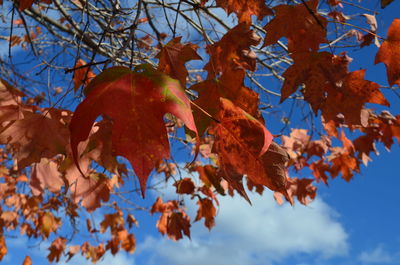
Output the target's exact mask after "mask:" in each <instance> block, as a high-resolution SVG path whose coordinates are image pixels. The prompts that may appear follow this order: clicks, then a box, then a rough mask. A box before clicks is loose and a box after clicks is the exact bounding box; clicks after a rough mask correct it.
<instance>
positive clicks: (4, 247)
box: [0, 235, 8, 261]
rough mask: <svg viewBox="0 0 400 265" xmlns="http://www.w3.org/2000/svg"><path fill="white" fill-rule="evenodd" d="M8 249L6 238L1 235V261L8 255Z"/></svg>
mask: <svg viewBox="0 0 400 265" xmlns="http://www.w3.org/2000/svg"><path fill="white" fill-rule="evenodd" d="M7 253H8V249H7V245H6V239H5V238H4V235H0V261H1V260H2V259H3V258H4V256H5V255H7Z"/></svg>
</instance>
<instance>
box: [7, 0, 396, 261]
mask: <svg viewBox="0 0 400 265" xmlns="http://www.w3.org/2000/svg"><path fill="white" fill-rule="evenodd" d="M392 2H393V0H381V1H378V3H380V7H381V8H382V9H383V8H388V6H389V5H390V4H391V3H392ZM0 5H2V6H3V13H2V16H3V20H4V21H6V23H7V30H6V31H0V41H1V43H6V45H3V46H1V47H7V52H5V53H4V56H2V57H0V62H1V65H0V145H1V146H0V147H1V148H0V200H1V204H0V229H1V231H0V260H1V259H2V258H3V257H4V256H5V255H6V254H7V252H8V249H7V238H6V237H7V233H11V232H12V231H16V232H18V233H21V234H22V235H25V236H27V237H29V238H34V239H36V240H38V241H42V240H48V241H49V242H50V247H49V248H48V256H47V258H48V260H49V261H50V262H58V261H60V260H61V259H63V258H66V259H67V260H70V259H71V258H73V256H74V255H76V254H78V253H80V254H82V255H83V256H85V257H86V258H87V259H89V260H91V261H93V262H97V261H99V260H100V259H101V258H102V257H103V256H104V255H105V253H107V252H110V253H111V254H113V255H115V254H116V253H118V252H119V251H120V250H125V251H127V252H129V253H133V252H134V251H135V248H136V241H135V236H134V231H135V229H136V227H137V226H138V224H139V223H140V220H137V219H136V218H135V213H136V212H138V211H147V212H148V213H149V214H151V215H155V216H157V218H158V221H157V224H156V226H157V229H158V230H159V232H160V233H161V234H162V235H166V236H167V237H168V238H170V239H172V240H179V239H181V238H183V237H184V236H187V237H189V238H190V227H191V224H192V222H193V221H192V220H194V222H197V221H200V220H202V221H203V220H204V225H205V226H206V227H207V228H208V229H210V230H211V229H212V228H213V227H214V225H216V223H217V222H216V220H215V218H216V215H217V208H218V207H223V205H219V201H218V197H220V196H227V195H229V196H234V195H235V194H238V195H239V196H242V197H243V198H244V199H246V200H248V201H249V203H250V204H251V201H250V199H249V197H248V195H247V193H248V192H252V191H253V192H257V193H259V194H262V193H263V191H264V189H269V190H272V191H273V192H274V198H275V200H276V201H277V203H279V204H282V203H284V202H285V201H287V202H288V203H290V204H294V203H295V202H296V201H298V202H299V203H302V204H308V203H309V202H310V201H312V200H313V199H314V198H315V196H316V192H317V187H316V186H317V183H318V182H322V183H323V184H328V182H329V181H330V179H333V178H336V177H338V176H341V177H342V178H343V179H345V180H346V181H350V180H351V179H352V178H353V177H354V175H355V174H356V173H359V172H360V171H361V168H362V166H361V165H362V164H364V165H366V164H367V163H368V162H369V161H370V160H371V154H372V153H377V148H376V144H377V143H383V145H384V146H385V147H386V148H387V149H390V148H391V146H392V145H393V144H394V142H395V141H397V142H398V143H399V142H400V115H397V116H396V115H393V114H391V113H390V111H393V108H391V107H390V104H391V103H392V104H393V103H394V102H391V99H390V98H389V97H387V94H388V92H390V93H395V94H396V95H398V92H397V86H399V85H400V63H399V62H400V39H399V38H400V37H399V36H400V19H395V20H394V21H393V22H392V23H391V25H390V26H389V28H388V31H387V33H385V32H380V31H378V23H377V19H376V17H377V16H380V15H381V14H383V13H384V12H385V11H384V10H381V9H380V8H379V7H378V6H377V5H375V7H374V8H372V9H371V8H370V7H369V6H368V5H367V4H363V3H358V1H356V2H355V3H353V2H352V1H341V0H326V1H325V0H309V1H305V0H301V1H279V0H275V1H267V2H266V1H263V0H249V1H244V0H216V1H211V0H209V1H207V0H201V1H197V0H180V1H177V2H173V1H161V0H154V1H149V0H138V1H136V2H135V3H134V4H132V3H129V4H128V3H123V2H120V1H117V0H116V1H114V0H110V1H83V0H69V1H64V2H62V3H61V2H60V1H59V0H42V1H33V0H14V1H12V0H5V1H4V2H3V1H0ZM364 5H365V6H364ZM378 11H379V12H378ZM357 12H358V13H357ZM360 12H363V13H362V14H361V15H356V14H359V13H360ZM385 34H386V35H385ZM374 45H375V46H377V47H375V48H373V46H374ZM366 46H370V47H369V48H371V49H375V54H373V55H374V56H371V58H370V60H371V62H374V63H375V64H379V63H383V64H384V65H385V67H386V70H387V83H388V85H385V84H379V83H377V82H380V83H382V82H381V80H374V81H372V80H370V79H371V77H369V76H368V75H367V78H366V70H365V69H359V70H354V71H351V70H350V68H351V67H352V66H351V64H355V63H356V60H355V61H354V62H352V58H351V56H352V52H353V51H354V49H357V50H358V49H365V48H364V47H366ZM349 48H350V49H349ZM2 49H3V48H2ZM27 58H28V59H27ZM356 59H357V58H356ZM276 84H278V85H279V88H278V89H275V88H274V87H277V86H278V85H276ZM398 96H399V95H398ZM338 102H340V104H338ZM280 125H281V127H282V129H280V130H279V128H278V127H279V126H280ZM277 128H278V129H277ZM304 169H307V170H308V172H310V174H309V175H310V176H309V177H308V178H301V177H298V176H297V173H298V172H300V171H301V170H304ZM182 173H185V174H182ZM149 178H150V180H149ZM163 183H168V184H170V185H172V187H173V190H174V191H175V193H176V199H173V200H168V201H164V200H163V198H162V195H161V194H162V193H161V192H160V194H158V193H157V192H158V191H160V185H162V184H163ZM245 186H247V187H246V188H245ZM147 190H152V191H154V192H155V193H156V195H155V196H153V195H154V194H153V193H152V194H151V196H149V195H148V193H149V192H146V191H147ZM146 196H147V197H146ZM143 197H146V200H144V199H143ZM149 197H150V199H149ZM152 197H157V199H156V200H155V201H151V202H149V200H152ZM265 199H266V200H267V199H270V198H268V197H266V198H265ZM187 200H194V201H195V202H196V205H197V207H198V208H197V213H196V216H193V217H192V220H191V216H189V215H188V214H187V212H186V208H185V201H187ZM249 207H251V206H250V205H249ZM95 211H96V212H98V213H101V216H102V217H101V220H100V221H95V220H93V219H90V218H87V216H88V213H89V214H92V213H93V212H95ZM81 224H84V225H81ZM77 233H86V234H89V238H91V239H93V240H84V241H82V242H80V241H79V239H75V237H74V236H75V235H76V234H77ZM98 234H104V236H103V237H101V240H99V238H98V237H97V235H98ZM31 263H32V261H31V258H30V257H29V256H26V258H25V260H24V263H23V264H31Z"/></svg>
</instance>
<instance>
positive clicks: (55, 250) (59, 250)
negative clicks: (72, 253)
mask: <svg viewBox="0 0 400 265" xmlns="http://www.w3.org/2000/svg"><path fill="white" fill-rule="evenodd" d="M66 242H67V239H65V238H63V237H57V238H56V239H55V240H54V241H53V242H52V243H51V245H50V247H49V251H50V253H49V255H47V259H48V260H49V261H50V262H53V261H54V260H55V261H56V262H59V261H60V258H61V255H62V254H63V252H64V249H65V243H66Z"/></svg>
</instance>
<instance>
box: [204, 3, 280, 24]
mask: <svg viewBox="0 0 400 265" xmlns="http://www.w3.org/2000/svg"><path fill="white" fill-rule="evenodd" d="M204 2H205V1H204ZM216 4H217V6H219V7H222V8H223V9H225V11H226V13H228V15H229V14H231V13H232V12H233V13H236V15H237V17H238V19H239V23H241V22H246V23H251V16H252V15H255V16H257V19H258V20H262V19H263V18H264V17H265V16H270V15H272V14H273V13H272V10H271V9H270V8H269V7H268V6H267V5H266V4H265V1H263V0H217V1H216Z"/></svg>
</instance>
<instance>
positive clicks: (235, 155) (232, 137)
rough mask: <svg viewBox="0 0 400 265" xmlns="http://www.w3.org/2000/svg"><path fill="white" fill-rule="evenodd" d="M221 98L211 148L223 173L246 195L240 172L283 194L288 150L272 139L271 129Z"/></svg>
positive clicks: (256, 182) (225, 177)
mask: <svg viewBox="0 0 400 265" xmlns="http://www.w3.org/2000/svg"><path fill="white" fill-rule="evenodd" d="M220 100H221V111H220V113H219V114H218V120H219V121H220V123H218V124H216V125H215V126H214V128H213V129H212V131H211V132H210V133H211V134H213V135H215V142H214V148H215V152H216V153H217V154H218V161H219V167H220V173H221V174H222V177H223V178H224V179H226V180H227V181H228V183H229V184H230V185H233V187H234V189H236V190H237V191H238V192H239V194H241V195H242V196H243V197H245V198H246V199H248V197H247V196H246V195H245V192H244V189H243V185H242V183H241V179H242V177H243V175H247V178H249V179H250V180H251V181H252V182H253V183H255V184H259V185H264V186H267V187H268V188H269V189H271V190H274V191H281V192H282V193H284V194H285V179H286V172H285V166H284V165H285V162H287V160H288V156H287V153H286V152H285V151H284V150H283V149H282V148H281V147H279V145H277V144H275V143H274V142H272V135H271V133H270V132H269V131H268V130H267V129H266V128H265V127H264V125H262V124H261V123H260V122H259V121H257V120H256V119H255V118H253V117H251V116H250V115H249V114H247V113H246V112H244V111H243V110H242V109H240V108H238V107H236V106H234V104H233V103H232V102H231V101H229V100H227V99H224V98H221V99H220ZM267 150H268V151H267Z"/></svg>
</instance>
